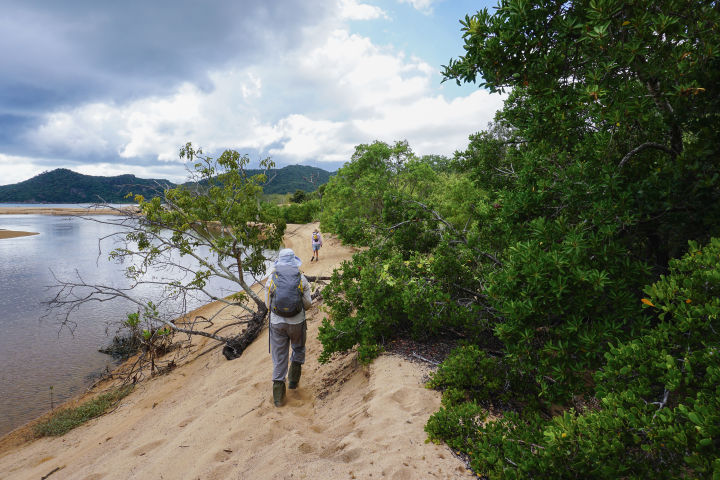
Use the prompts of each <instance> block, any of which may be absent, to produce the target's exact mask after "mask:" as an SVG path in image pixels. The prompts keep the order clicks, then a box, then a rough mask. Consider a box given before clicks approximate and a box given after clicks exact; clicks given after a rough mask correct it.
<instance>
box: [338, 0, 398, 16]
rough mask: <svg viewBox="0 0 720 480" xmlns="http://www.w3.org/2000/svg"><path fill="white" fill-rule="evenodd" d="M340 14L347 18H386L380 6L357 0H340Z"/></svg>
mask: <svg viewBox="0 0 720 480" xmlns="http://www.w3.org/2000/svg"><path fill="white" fill-rule="evenodd" d="M340 16H341V17H342V18H344V19H347V20H374V19H376V18H385V19H387V18H388V16H387V14H386V13H385V11H384V10H383V9H382V8H380V7H376V6H375V5H368V4H367V3H358V2H357V0H340Z"/></svg>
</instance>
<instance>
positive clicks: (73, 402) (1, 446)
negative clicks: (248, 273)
mask: <svg viewBox="0 0 720 480" xmlns="http://www.w3.org/2000/svg"><path fill="white" fill-rule="evenodd" d="M33 208H34V207H27V209H28V210H32V209H33ZM15 209H20V210H25V209H26V207H18V208H15V207H7V208H2V207H0V215H2V214H4V213H5V210H15ZM41 209H42V207H41ZM44 210H55V211H64V212H67V211H71V212H74V211H75V210H83V211H85V210H86V209H84V208H78V209H75V208H67V207H57V208H55V207H54V208H48V209H44ZM30 213H33V212H30ZM62 214H64V213H43V215H62ZM107 214H110V215H119V214H120V213H117V212H112V213H109V212H108V213H107ZM307 225H314V226H319V224H318V223H310V224H288V229H287V230H286V232H285V239H284V241H283V245H284V246H286V247H288V246H289V247H288V248H292V247H295V248H297V246H296V245H293V241H292V240H291V238H292V237H294V236H295V235H296V234H297V230H299V229H300V228H302V227H305V226H307ZM3 233H13V234H17V235H11V236H7V237H3ZM29 235H39V233H38V232H21V231H13V230H4V229H2V228H0V239H3V238H13V237H20V236H29ZM296 253H298V254H299V252H296ZM303 265H304V266H305V268H302V269H301V270H302V271H303V273H304V274H306V275H308V274H309V273H308V271H307V264H306V263H305V262H303ZM315 267H317V265H315ZM314 270H317V268H315V269H314ZM315 273H318V272H313V274H315ZM265 280H266V279H262V280H259V281H257V282H255V283H253V284H252V285H251V286H250V288H251V289H252V290H253V291H255V292H256V293H258V292H262V290H263V289H264V288H265ZM222 305H223V303H222V302H220V301H219V300H212V301H209V302H208V303H206V304H204V305H200V306H199V307H197V308H195V309H193V310H192V311H190V312H188V313H187V315H188V316H197V315H208V316H210V314H209V312H211V311H214V310H216V309H219V308H221V306H222ZM256 340H257V339H256ZM208 342H209V339H208V338H206V337H199V338H197V339H195V343H193V344H192V345H191V347H190V348H191V349H192V350H193V353H194V354H196V355H197V354H198V352H200V351H201V350H202V349H203V348H204V347H205V346H206V344H207V343H208ZM221 346H222V344H220V343H218V344H216V345H214V346H213V347H211V348H218V347H221ZM193 360H194V359H193ZM189 361H190V362H191V361H192V360H189ZM129 362H132V357H131V358H129V359H126V360H123V361H122V362H120V363H119V364H118V365H116V367H115V368H114V369H113V370H112V372H110V373H117V372H119V371H121V370H122V368H123V367H124V366H125V365H126V364H127V363H129ZM176 368H177V367H176ZM150 379H152V377H151V378H150ZM150 379H145V380H142V381H141V382H140V383H146V382H148V380H150ZM115 383H117V382H116V381H115V380H114V379H112V378H107V377H104V378H100V379H98V380H96V381H94V382H92V383H91V384H90V385H88V386H87V387H86V388H85V390H84V391H81V392H78V393H77V394H75V395H73V396H71V397H70V398H68V399H67V400H65V401H64V402H62V403H59V404H57V405H56V406H55V408H53V409H50V410H48V411H46V412H45V413H42V414H40V415H38V416H37V417H35V418H33V419H31V420H28V421H27V422H25V423H23V424H22V425H19V426H17V427H15V428H13V429H12V430H10V431H9V432H7V433H4V434H2V435H0V457H1V456H2V454H3V453H5V452H7V451H9V450H11V449H13V448H17V447H21V446H22V445H24V444H27V443H30V442H32V441H34V440H37V439H38V438H36V437H35V436H34V434H33V433H32V429H33V428H34V427H35V425H37V424H38V423H40V422H42V421H44V420H46V419H48V418H50V417H51V416H52V415H53V414H55V413H56V412H58V411H60V410H63V409H65V408H72V407H75V406H77V405H80V404H82V403H83V402H84V401H86V400H88V399H90V398H92V397H94V396H96V395H97V394H98V392H102V390H103V388H107V387H109V386H112V385H114V384H115Z"/></svg>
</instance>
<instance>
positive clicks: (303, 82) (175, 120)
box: [30, 28, 503, 178]
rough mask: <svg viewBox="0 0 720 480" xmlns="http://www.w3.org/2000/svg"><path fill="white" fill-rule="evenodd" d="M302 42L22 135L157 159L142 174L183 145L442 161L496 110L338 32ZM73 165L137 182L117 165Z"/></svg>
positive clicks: (325, 157)
mask: <svg viewBox="0 0 720 480" xmlns="http://www.w3.org/2000/svg"><path fill="white" fill-rule="evenodd" d="M313 34H314V35H318V34H317V32H313ZM312 41H313V42H314V44H313V45H304V46H303V48H302V54H299V51H290V52H285V53H281V54H278V55H277V56H275V57H271V58H265V59H264V60H263V62H261V63H257V64H253V65H250V66H247V67H243V68H228V69H226V70H218V71H215V72H212V73H210V74H209V76H208V78H209V82H210V87H209V88H204V89H200V88H198V87H197V86H195V85H192V84H190V83H186V84H183V85H182V86H181V87H179V88H177V89H176V90H175V91H173V92H169V93H168V95H167V96H164V97H148V98H142V99H137V100H135V101H132V102H129V103H126V104H122V105H115V104H102V103H93V104H87V105H84V106H81V107H78V108H75V109H73V110H68V111H61V112H55V113H52V114H50V115H48V116H47V117H46V120H45V122H44V124H43V125H42V126H41V127H40V128H39V129H37V130H36V131H35V132H33V133H31V134H30V137H31V138H30V140H31V141H32V142H34V143H35V144H36V145H39V146H41V147H42V148H44V149H45V151H46V152H57V151H64V152H66V153H67V154H68V155H74V156H76V157H84V158H89V157H92V156H93V155H96V156H98V157H102V158H112V157H120V159H125V160H126V162H123V161H121V163H128V165H129V164H138V163H139V161H140V160H139V159H144V160H143V161H147V159H148V158H154V159H156V161H159V163H157V164H156V165H155V166H148V167H147V168H146V170H145V172H147V174H148V175H149V176H154V177H157V176H158V175H157V173H156V172H160V171H162V172H166V173H167V172H169V170H168V169H166V168H165V167H170V166H171V165H172V166H174V168H177V169H178V171H180V167H179V166H177V162H179V160H178V156H177V152H178V148H179V146H180V145H183V144H185V142H187V141H192V142H193V143H194V144H196V145H199V146H202V147H203V149H204V150H205V151H206V152H213V151H215V152H217V151H219V150H222V149H225V148H234V149H237V150H238V151H240V152H242V153H245V152H248V150H250V151H253V152H255V153H257V154H258V155H261V156H265V155H271V156H272V157H273V159H274V160H275V161H276V163H277V164H278V165H283V164H286V163H299V162H308V161H311V162H342V161H345V160H348V159H349V158H350V156H351V155H352V153H353V151H354V146H355V145H357V144H360V143H369V142H372V141H373V140H376V139H380V140H383V141H387V142H392V141H395V140H402V139H407V140H408V141H409V142H410V146H411V147H412V148H413V150H414V151H415V152H416V153H418V154H430V153H438V154H445V155H450V154H452V152H453V151H455V150H457V149H460V148H464V147H465V145H466V144H467V137H468V135H469V134H471V133H473V132H476V131H478V130H481V129H483V128H485V127H486V126H487V123H488V122H489V121H491V120H492V118H493V116H494V113H495V111H496V110H497V109H498V108H500V107H501V106H502V98H503V97H500V96H498V95H490V94H488V93H487V92H485V91H482V90H477V91H475V92H473V93H471V94H469V95H467V96H465V97H459V98H455V99H452V100H450V99H447V98H445V97H443V96H442V95H439V94H438V90H437V89H436V85H437V84H438V83H439V75H438V73H437V72H436V71H435V69H434V68H432V67H431V66H430V65H429V64H427V63H426V62H424V61H423V60H421V59H418V58H414V57H407V56H405V55H404V54H403V53H402V52H399V51H397V50H395V49H393V48H391V47H380V46H378V45H376V44H374V43H373V42H372V41H371V40H370V39H369V38H367V37H363V36H360V35H355V34H351V33H349V32H348V31H347V30H346V29H343V28H335V29H328V30H325V33H324V35H322V36H320V37H318V36H313V37H312ZM163 165H164V166H163ZM80 170H81V171H83V172H85V173H93V172H105V173H104V174H108V173H107V172H110V171H112V172H115V171H117V172H118V173H120V172H121V171H124V172H128V171H132V172H133V173H135V174H136V175H138V176H143V175H140V173H137V172H141V170H138V169H137V168H129V169H127V170H122V165H116V166H115V168H111V167H110V166H109V164H108V165H104V166H100V167H90V166H85V167H82V168H81V169H80ZM182 173H183V174H184V172H182ZM93 174H94V173H93ZM165 176H166V178H170V177H172V175H169V174H168V175H165Z"/></svg>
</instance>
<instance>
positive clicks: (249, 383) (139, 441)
mask: <svg viewBox="0 0 720 480" xmlns="http://www.w3.org/2000/svg"><path fill="white" fill-rule="evenodd" d="M316 227H318V224H308V225H288V231H287V233H286V237H285V243H286V246H287V247H289V248H292V249H293V250H295V253H296V254H297V255H298V256H299V257H300V258H301V259H302V260H303V266H302V267H301V269H302V270H303V271H304V273H306V274H308V275H329V274H330V273H331V272H332V270H333V269H334V268H335V267H338V266H339V265H340V263H341V262H342V261H343V260H345V259H348V258H349V257H350V256H351V254H352V253H353V251H354V249H352V248H350V247H347V246H343V245H341V244H340V242H339V241H338V240H337V239H335V238H333V237H332V236H331V235H324V246H323V248H322V249H321V250H320V261H319V262H313V263H310V255H311V251H310V234H311V232H312V230H313V229H314V228H316ZM218 308H219V305H218V304H216V303H211V304H208V305H206V306H205V307H202V309H201V311H200V314H204V315H206V316H207V315H210V314H212V313H213V312H215V311H217V309H218ZM230 314H231V312H228V315H227V318H226V321H231V320H232V318H231V315H230ZM325 315H326V314H325V312H324V311H323V310H322V308H321V306H320V305H318V304H317V302H316V303H315V304H314V305H313V307H312V308H311V309H310V310H309V311H308V341H307V359H306V363H305V365H304V366H303V374H302V379H301V381H300V386H299V388H298V389H297V390H289V391H288V398H287V402H286V404H285V406H283V407H282V408H276V407H275V406H274V405H273V402H272V392H271V388H272V382H271V370H272V362H271V359H270V355H269V354H268V336H267V329H264V330H263V331H262V332H261V334H260V335H259V337H258V338H257V339H256V340H255V342H254V343H253V344H251V345H250V346H249V347H248V348H247V349H246V350H245V352H244V353H243V355H242V356H241V357H240V358H238V359H235V360H232V361H227V360H225V358H224V357H223V356H222V354H221V352H220V349H219V348H215V349H214V350H210V351H208V350H209V347H211V346H212V345H213V344H215V343H216V342H214V341H212V340H209V339H207V338H204V337H200V338H199V339H198V340H196V341H195V346H194V351H195V352H196V353H195V354H194V355H190V356H189V357H188V359H187V361H185V362H183V363H182V364H181V365H179V366H178V367H177V368H176V369H174V370H173V371H171V372H170V373H168V374H166V375H161V376H156V377H154V378H152V379H151V380H148V381H144V382H142V383H140V384H139V385H138V386H137V387H136V389H135V391H134V392H133V393H131V394H130V395H129V396H128V397H126V398H125V399H124V400H123V401H122V402H121V404H120V406H119V407H118V408H117V409H116V410H115V411H113V412H112V413H110V414H107V415H104V416H102V417H100V418H97V419H94V420H91V421H90V422H88V423H86V424H84V425H82V426H80V427H78V428H76V429H75V430H72V431H71V432H69V433H67V434H66V435H64V436H63V437H59V438H41V439H37V440H27V441H25V443H20V442H19V440H18V439H21V438H22V434H23V432H25V434H27V429H28V427H25V430H23V429H22V428H21V429H18V430H16V431H15V432H13V433H11V434H9V435H8V436H6V438H5V439H2V440H0V472H2V474H1V475H0V476H2V478H3V479H6V480H15V479H38V478H43V477H45V476H46V475H48V474H50V473H51V472H52V476H51V477H50V480H56V479H57V480H59V479H75V478H77V479H103V480H112V479H148V478H172V479H196V478H202V479H203V480H213V479H246V478H256V479H263V480H265V479H292V480H298V479H320V478H323V479H324V478H327V479H336V478H338V479H339V478H348V479H352V478H357V479H383V478H386V479H408V480H409V479H417V478H423V479H468V478H473V477H474V475H473V474H472V472H470V471H469V470H467V469H466V468H465V464H464V463H463V461H462V460H461V459H459V458H457V457H456V456H455V455H454V454H453V452H452V451H451V450H450V449H449V448H448V447H447V446H444V445H436V444H434V443H426V442H425V439H426V434H425V432H424V426H425V423H426V422H427V419H428V417H429V416H430V415H431V414H432V413H433V412H435V411H437V409H438V408H439V406H440V393H439V392H436V391H433V390H429V389H427V388H425V380H426V378H427V374H428V373H429V371H430V370H429V369H430V367H429V366H426V365H423V364H418V363H414V362H409V361H408V360H406V359H404V358H402V357H399V356H394V355H382V356H380V357H379V358H378V359H376V360H375V361H374V362H373V363H372V364H370V365H369V366H361V365H359V364H358V362H357V357H356V354H355V353H352V352H351V353H348V354H345V355H335V356H334V357H333V358H332V359H331V360H330V362H329V363H327V364H320V363H318V361H317V357H318V355H319V353H320V351H321V350H322V346H321V345H320V342H319V341H318V339H317V333H318V327H319V326H320V325H321V323H322V320H323V319H324V318H325ZM217 326H218V324H216V325H215V327H214V328H217ZM203 352H205V353H204V354H203ZM190 357H192V358H190ZM13 439H14V441H12V440H13Z"/></svg>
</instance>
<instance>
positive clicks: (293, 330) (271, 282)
mask: <svg viewBox="0 0 720 480" xmlns="http://www.w3.org/2000/svg"><path fill="white" fill-rule="evenodd" d="M301 264H302V261H301V260H300V259H299V258H298V257H296V256H295V252H293V251H292V250H291V249H289V248H284V249H282V250H280V252H279V253H278V259H277V261H276V262H275V266H274V267H273V269H272V270H271V272H270V276H269V278H268V280H267V284H266V291H267V293H266V303H267V305H268V307H269V311H270V321H269V322H268V329H269V335H270V353H271V355H272V361H273V376H272V379H273V402H274V403H275V406H276V407H280V406H282V405H283V404H284V403H285V376H286V374H287V380H288V388H290V389H295V388H297V387H298V383H299V382H300V373H301V369H302V364H303V363H305V340H306V338H307V323H306V322H305V309H307V308H310V305H311V304H312V298H311V296H310V295H311V292H310V282H308V279H307V278H305V275H303V274H302V273H300V269H299V268H298V267H300V265H301ZM290 348H292V358H290V368H289V371H288V353H289V349H290Z"/></svg>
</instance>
